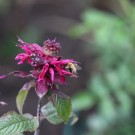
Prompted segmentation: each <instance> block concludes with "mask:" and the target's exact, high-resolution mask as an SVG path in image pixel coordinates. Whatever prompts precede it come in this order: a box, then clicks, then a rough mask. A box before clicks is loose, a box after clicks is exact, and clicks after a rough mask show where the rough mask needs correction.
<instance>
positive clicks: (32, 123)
mask: <svg viewBox="0 0 135 135" xmlns="http://www.w3.org/2000/svg"><path fill="white" fill-rule="evenodd" d="M38 125H39V123H38V120H37V118H34V117H33V116H32V115H30V114H29V115H25V116H21V115H19V114H17V113H16V112H14V111H12V112H8V113H7V114H5V115H4V116H2V117H1V118H0V135H16V134H20V133H23V132H24V131H30V132H32V131H34V130H35V129H36V128H37V127H38Z"/></svg>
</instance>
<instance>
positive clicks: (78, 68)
mask: <svg viewBox="0 0 135 135" xmlns="http://www.w3.org/2000/svg"><path fill="white" fill-rule="evenodd" d="M74 65H75V67H76V69H77V70H81V69H82V68H81V67H80V66H78V65H77V64H74Z"/></svg>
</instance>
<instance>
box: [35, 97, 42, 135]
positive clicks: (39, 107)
mask: <svg viewBox="0 0 135 135" xmlns="http://www.w3.org/2000/svg"><path fill="white" fill-rule="evenodd" d="M41 103H42V98H39V100H38V105H37V119H38V122H39V127H38V128H37V129H36V130H35V132H34V135H39V132H40V124H41V118H40V114H41Z"/></svg>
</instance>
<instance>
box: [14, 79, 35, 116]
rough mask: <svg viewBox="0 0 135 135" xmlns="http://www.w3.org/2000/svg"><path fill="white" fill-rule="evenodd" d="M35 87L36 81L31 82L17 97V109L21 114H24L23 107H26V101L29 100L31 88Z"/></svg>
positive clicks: (25, 85) (24, 86)
mask: <svg viewBox="0 0 135 135" xmlns="http://www.w3.org/2000/svg"><path fill="white" fill-rule="evenodd" d="M33 85H34V81H30V82H28V83H26V84H24V85H23V87H22V88H21V90H20V91H19V93H18V95H17V97H16V104H17V108H18V111H19V113H20V114H22V113H23V106H24V103H25V100H26V98H27V95H28V92H29V90H30V88H31V87H33Z"/></svg>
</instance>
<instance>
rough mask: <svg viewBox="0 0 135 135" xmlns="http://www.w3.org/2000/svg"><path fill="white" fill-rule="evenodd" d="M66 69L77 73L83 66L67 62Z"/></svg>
mask: <svg viewBox="0 0 135 135" xmlns="http://www.w3.org/2000/svg"><path fill="white" fill-rule="evenodd" d="M65 69H67V70H68V71H69V72H71V73H73V74H77V70H81V67H80V66H78V65H77V64H74V63H71V62H69V63H67V65H66V67H65Z"/></svg>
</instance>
